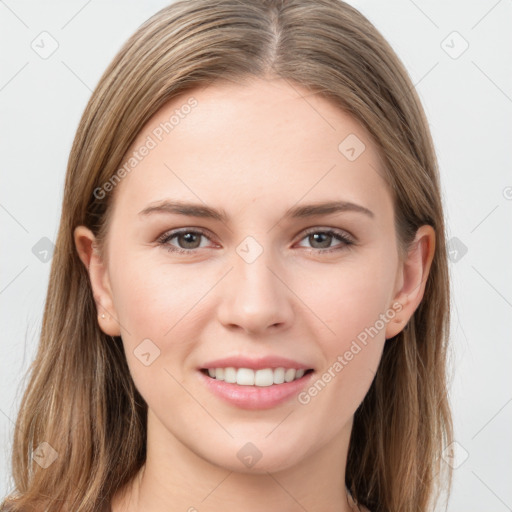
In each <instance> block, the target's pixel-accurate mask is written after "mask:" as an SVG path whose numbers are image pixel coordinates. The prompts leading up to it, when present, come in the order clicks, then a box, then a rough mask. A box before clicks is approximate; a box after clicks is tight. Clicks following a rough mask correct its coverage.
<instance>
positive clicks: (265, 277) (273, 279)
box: [218, 251, 294, 334]
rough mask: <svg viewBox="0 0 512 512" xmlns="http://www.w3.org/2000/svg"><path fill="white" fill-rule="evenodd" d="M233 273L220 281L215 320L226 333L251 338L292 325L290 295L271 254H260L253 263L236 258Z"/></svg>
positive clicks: (283, 277) (284, 277)
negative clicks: (242, 333) (231, 331)
mask: <svg viewBox="0 0 512 512" xmlns="http://www.w3.org/2000/svg"><path fill="white" fill-rule="evenodd" d="M233 266H234V268H233V270H232V271H231V272H229V274H228V275H227V276H226V279H224V280H223V287H222V289H221V293H222V300H221V301H220V304H219V307H218V319H219V321H220V323H221V324H222V325H224V326H225V327H226V328H228V329H239V330H243V331H245V332H247V333H250V334H264V333H266V332H269V333H270V332H272V333H274V332H275V331H276V330H277V329H285V328H286V327H289V326H290V325H292V322H293V315H294V311H293V307H292V305H293V304H292V301H293V297H294V295H293V293H292V291H291V290H290V289H289V288H288V286H287V284H286V276H285V272H284V270H283V269H282V267H281V266H279V264H278V262H277V261H276V259H275V258H272V257H271V256H270V251H263V253H262V254H260V256H259V257H258V258H257V259H256V260H255V261H252V262H248V261H246V260H244V259H243V258H242V257H240V256H239V255H238V254H235V255H234V258H233Z"/></svg>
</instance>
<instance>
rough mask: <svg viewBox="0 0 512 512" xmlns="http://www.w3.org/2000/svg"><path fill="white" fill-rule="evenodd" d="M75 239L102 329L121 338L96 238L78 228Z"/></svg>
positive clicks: (106, 270)
mask: <svg viewBox="0 0 512 512" xmlns="http://www.w3.org/2000/svg"><path fill="white" fill-rule="evenodd" d="M74 239H75V246H76V250H77V251H78V255H79V256H80V259H81V260H82V263H83V264H84V265H85V268H86V269H87V272H88V273H89V279H90V281H91V288H92V292H93V295H94V300H95V302H96V310H97V311H98V324H99V326H100V329H101V330H102V331H103V332H104V333H105V334H108V335H109V336H120V335H121V330H120V328H119V322H118V321H117V314H116V311H115V308H114V301H113V295H112V289H111V286H110V280H109V275H108V269H107V268H106V265H105V264H104V263H103V261H102V260H101V258H100V254H99V251H98V249H97V245H96V237H95V236H94V234H93V233H92V231H91V230H90V229H88V228H86V227H85V226H78V227H76V228H75V231H74Z"/></svg>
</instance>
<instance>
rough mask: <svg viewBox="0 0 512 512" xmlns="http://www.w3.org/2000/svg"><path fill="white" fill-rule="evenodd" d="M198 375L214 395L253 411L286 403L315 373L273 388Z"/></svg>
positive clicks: (275, 385) (202, 374) (200, 372)
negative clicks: (232, 382) (231, 382)
mask: <svg viewBox="0 0 512 512" xmlns="http://www.w3.org/2000/svg"><path fill="white" fill-rule="evenodd" d="M198 373H199V376H200V378H201V379H202V381H203V382H204V383H205V385H206V386H207V387H208V389H209V390H210V391H211V392H212V393H213V394H214V395H216V396H218V397H219V398H221V399H222V400H225V401H226V402H228V403H230V404H232V405H234V406H236V407H240V408H241V409H251V410H255V409H270V408H271V407H276V406H278V405H280V404H282V403H284V402H286V401H287V400H289V399H290V398H292V397H293V396H295V395H297V394H299V393H300V391H301V390H302V389H303V388H304V387H305V386H306V385H307V384H308V382H309V381H310V380H311V377H312V375H313V374H314V372H310V373H308V374H306V375H304V376H302V377H301V378H300V379H297V380H294V381H292V382H284V383H283V384H273V385H272V386H240V385H239V384H230V383H229V382H225V381H223V380H217V379H213V378H211V377H209V376H208V375H205V374H204V373H203V372H202V371H199V372H198Z"/></svg>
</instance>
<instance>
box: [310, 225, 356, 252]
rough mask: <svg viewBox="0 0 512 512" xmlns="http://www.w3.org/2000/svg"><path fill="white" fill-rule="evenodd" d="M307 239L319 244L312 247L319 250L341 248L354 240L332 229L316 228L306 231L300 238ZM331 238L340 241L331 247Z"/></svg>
mask: <svg viewBox="0 0 512 512" xmlns="http://www.w3.org/2000/svg"><path fill="white" fill-rule="evenodd" d="M305 239H307V240H308V241H309V242H310V243H312V244H320V247H313V249H319V250H320V252H330V251H336V250H340V249H343V248H344V247H345V246H348V245H352V244H353V243H354V242H353V241H352V240H351V239H350V238H349V237H348V236H347V235H345V234H342V233H340V232H337V231H333V230H332V229H328V230H325V231H321V230H316V231H310V232H309V233H306V236H305V237H304V238H303V239H302V240H305ZM333 239H336V240H339V241H340V242H342V243H341V244H338V245H337V246H335V247H331V242H332V241H333Z"/></svg>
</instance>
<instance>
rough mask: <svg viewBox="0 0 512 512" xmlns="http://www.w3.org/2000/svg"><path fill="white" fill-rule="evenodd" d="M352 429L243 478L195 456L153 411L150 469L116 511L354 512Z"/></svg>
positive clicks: (119, 499) (250, 471)
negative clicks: (348, 470)
mask: <svg viewBox="0 0 512 512" xmlns="http://www.w3.org/2000/svg"><path fill="white" fill-rule="evenodd" d="M351 427H352V423H351V422H350V423H349V424H347V425H346V426H345V428H344V429H343V430H342V431H341V433H340V436H338V437H337V438H335V439H333V440H331V442H328V443H326V444H325V445H323V446H322V447H321V448H320V449H319V450H317V451H315V453H313V454H311V455H309V456H308V457H306V458H303V459H301V460H300V461H298V462H297V463H295V464H292V465H291V466H289V467H286V468H284V469H283V468H282V467H281V468H279V469H278V470H275V471H273V470H272V469H271V468H269V469H268V470H265V469H260V470H258V471H257V470H256V468H257V467H258V464H256V465H255V466H254V467H253V468H251V469H248V470H246V471H245V472H240V470H236V471H235V470H231V469H229V468H226V467H221V466H218V465H216V464H215V463H213V462H211V461H209V460H206V458H203V457H201V456H199V455H197V454H196V453H194V452H193V451H191V450H190V449H189V448H188V447H187V446H185V445H184V444H183V443H182V442H180V441H179V440H178V439H177V437H175V436H174V435H173V434H172V433H170V432H169V431H168V430H167V429H166V428H165V427H164V426H163V425H162V424H161V423H160V422H159V420H158V419H157V418H156V417H155V416H154V415H153V414H152V413H151V410H149V411H148V439H147V457H146V463H145V465H144V466H143V468H142V469H141V471H140V472H139V474H138V475H137V477H136V478H135V479H134V480H133V481H132V482H130V484H129V485H128V486H127V487H126V488H125V489H124V490H123V491H122V492H120V493H118V494H117V495H116V496H114V499H113V502H112V511H113V512H121V511H122V512H136V511H140V510H144V511H145V512H164V511H165V512H178V511H180V512H183V511H187V512H202V511H203V510H208V511H209V512H224V511H225V510H226V504H229V508H230V509H231V510H244V511H245V512H257V511H258V512H259V511H261V510H267V511H269V512H272V511H279V512H296V511H297V510H299V509H303V510H315V511H316V512H351V511H352V510H353V509H352V507H351V505H350V504H349V500H348V497H347V493H346V488H345V465H346V460H347V451H348V444H349V440H350V430H351ZM263 457H264V455H263ZM263 457H262V460H263ZM281 466H282V465H281Z"/></svg>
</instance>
